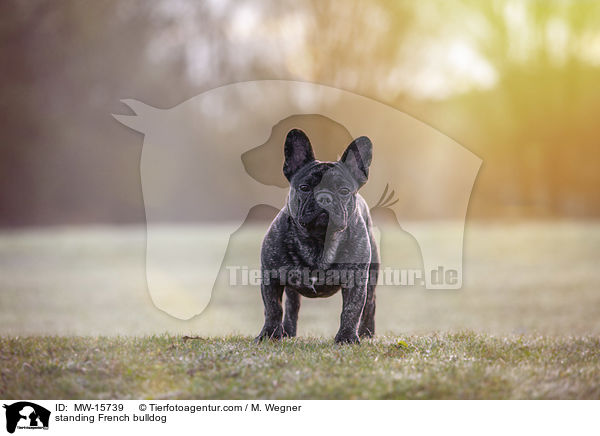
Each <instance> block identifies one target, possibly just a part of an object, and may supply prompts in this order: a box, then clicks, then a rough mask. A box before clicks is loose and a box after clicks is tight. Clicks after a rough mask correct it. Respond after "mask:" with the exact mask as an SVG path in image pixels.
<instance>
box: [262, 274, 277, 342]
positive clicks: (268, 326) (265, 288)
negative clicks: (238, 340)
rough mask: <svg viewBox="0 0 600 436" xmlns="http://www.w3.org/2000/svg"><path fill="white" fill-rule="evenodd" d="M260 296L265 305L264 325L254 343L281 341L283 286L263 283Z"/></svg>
mask: <svg viewBox="0 0 600 436" xmlns="http://www.w3.org/2000/svg"><path fill="white" fill-rule="evenodd" d="M261 294H262V299H263V303H264V305H265V325H264V326H263V328H262V330H261V331H260V333H259V334H258V336H257V337H256V341H257V342H258V341H262V340H264V339H274V340H277V339H281V338H282V337H283V325H282V323H281V320H282V318H283V308H282V306H281V299H282V296H283V285H280V284H278V283H268V284H265V283H263V284H262V285H261Z"/></svg>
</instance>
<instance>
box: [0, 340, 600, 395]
mask: <svg viewBox="0 0 600 436" xmlns="http://www.w3.org/2000/svg"><path fill="white" fill-rule="evenodd" d="M0 363H1V369H0V371H1V372H0V397H1V398H5V399H22V398H34V399H82V398H85V399H106V398H118V399H133V398H136V399H138V398H139V399H142V398H143V399H170V398H177V399H191V398H201V399H210V398H212V399H255V398H268V399H353V398H362V399H404V398H410V399H448V398H460V399H475V398H487V399H505V398H546V399H556V398H562V399H568V398H594V399H598V398H600V338H597V337H543V336H523V335H521V336H514V335H511V336H503V337H495V336H491V335H485V334H477V333H474V332H460V333H454V334H428V335H425V336H403V337H401V338H399V337H392V336H383V337H377V338H376V339H373V340H365V341H363V343H362V344H361V345H358V346H337V345H334V344H333V341H332V340H331V338H328V339H314V338H297V339H286V340H284V341H282V342H279V343H262V344H254V343H253V342H252V340H251V338H250V337H243V336H228V337H224V338H219V339H216V338H215V339H210V338H206V339H204V338H196V339H188V337H186V336H180V335H177V336H171V335H153V336H144V337H61V336H48V337H39V336H38V337H0Z"/></svg>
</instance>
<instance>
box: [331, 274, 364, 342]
mask: <svg viewBox="0 0 600 436" xmlns="http://www.w3.org/2000/svg"><path fill="white" fill-rule="evenodd" d="M366 298H367V284H366V282H364V283H363V282H361V283H360V284H356V285H355V286H351V287H343V288H342V300H343V308H342V315H341V317H340V329H339V331H338V332H337V334H336V335H335V342H336V343H342V344H344V343H346V344H354V343H360V340H359V339H358V334H357V330H358V323H359V322H360V317H361V315H362V312H363V309H364V307H365V301H366Z"/></svg>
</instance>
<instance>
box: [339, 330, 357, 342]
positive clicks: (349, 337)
mask: <svg viewBox="0 0 600 436" xmlns="http://www.w3.org/2000/svg"><path fill="white" fill-rule="evenodd" d="M335 343H336V344H360V339H358V335H357V334H356V332H355V331H343V330H340V331H339V332H338V333H337V335H335Z"/></svg>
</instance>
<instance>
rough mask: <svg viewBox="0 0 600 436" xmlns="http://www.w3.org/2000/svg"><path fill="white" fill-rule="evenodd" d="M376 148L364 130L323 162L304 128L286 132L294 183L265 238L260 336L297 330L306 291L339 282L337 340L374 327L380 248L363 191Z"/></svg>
mask: <svg viewBox="0 0 600 436" xmlns="http://www.w3.org/2000/svg"><path fill="white" fill-rule="evenodd" d="M372 154H373V146H372V144H371V141H370V140H369V139H368V138H367V137H365V136H362V137H360V138H357V139H355V140H354V141H352V142H351V143H350V145H349V146H348V148H347V149H346V151H345V152H344V154H343V155H342V157H341V159H340V160H339V161H337V162H322V161H319V160H316V159H315V155H314V153H313V149H312V146H311V143H310V141H309V139H308V137H307V136H306V134H304V132H302V131H301V130H298V129H293V130H291V131H290V132H289V133H288V134H287V137H286V140H285V146H284V159H285V162H284V166H283V173H284V175H285V177H286V178H287V180H288V181H289V183H290V191H289V194H288V197H287V201H286V205H285V206H284V208H283V209H282V210H281V211H280V212H279V214H278V215H277V216H276V217H275V219H274V220H273V222H272V223H271V226H270V227H269V230H268V231H267V234H266V235H265V237H264V240H263V244H262V249H261V267H262V284H261V294H262V299H263V303H264V307H265V323H264V326H263V328H262V330H261V332H260V333H259V335H258V337H257V338H256V340H257V341H261V340H264V339H275V340H277V339H281V338H282V337H285V336H287V337H293V336H296V327H297V323H298V312H299V310H300V300H301V297H306V298H324V297H329V296H331V295H333V294H335V293H336V292H338V291H339V290H340V289H341V290H342V299H343V307H342V314H341V319H340V328H339V331H338V332H337V334H336V335H335V342H336V343H359V342H360V340H359V337H372V336H373V335H374V333H375V286H376V283H377V276H378V273H379V253H378V249H377V245H376V243H375V239H374V237H373V232H372V223H371V216H370V213H369V207H368V206H367V203H366V202H365V200H364V199H363V198H362V197H361V196H360V194H358V190H359V189H360V188H361V187H362V186H363V185H364V184H365V183H366V182H367V179H368V177H369V165H370V164H371V160H372ZM284 291H285V296H286V299H285V318H284V317H283V307H282V299H283V293H284Z"/></svg>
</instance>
